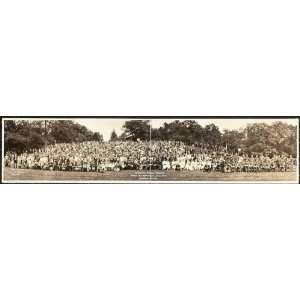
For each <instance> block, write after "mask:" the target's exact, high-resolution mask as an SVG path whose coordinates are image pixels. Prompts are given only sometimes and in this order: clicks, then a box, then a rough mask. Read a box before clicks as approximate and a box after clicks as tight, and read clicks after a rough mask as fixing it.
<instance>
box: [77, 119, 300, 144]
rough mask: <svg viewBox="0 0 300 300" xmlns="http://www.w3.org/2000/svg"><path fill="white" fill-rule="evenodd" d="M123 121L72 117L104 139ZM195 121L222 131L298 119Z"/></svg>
mask: <svg viewBox="0 0 300 300" xmlns="http://www.w3.org/2000/svg"><path fill="white" fill-rule="evenodd" d="M174 120H175V119H152V120H151V125H152V127H153V128H158V127H160V126H162V125H163V124H164V123H165V122H166V123H170V122H173V121H174ZM181 120H183V119H181ZM125 121H129V119H74V122H77V123H80V124H82V125H85V126H86V127H87V128H88V129H90V130H92V131H97V132H100V133H101V134H103V137H104V140H105V141H108V140H109V138H110V135H111V132H112V131H113V130H115V131H116V133H117V134H118V135H119V134H121V133H122V132H123V129H122V126H123V124H124V123H125ZM196 121H197V122H198V123H199V124H200V125H202V126H205V125H207V124H211V123H214V124H215V125H217V126H218V127H219V128H220V130H222V131H223V130H224V129H230V130H231V129H239V128H242V127H245V126H246V125H247V124H250V123H256V122H264V123H267V124H271V123H273V122H275V121H284V122H286V123H288V124H292V125H297V124H298V119H197V120H196Z"/></svg>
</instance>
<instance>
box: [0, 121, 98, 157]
mask: <svg viewBox="0 0 300 300" xmlns="http://www.w3.org/2000/svg"><path fill="white" fill-rule="evenodd" d="M85 141H103V136H102V135H101V134H100V133H99V132H93V131H91V130H89V129H87V128H86V127H85V126H83V125H80V124H78V123H76V122H73V121H71V120H43V121H40V120H36V121H27V120H20V121H15V120H5V121H4V145H5V151H15V152H17V153H21V152H24V151H30V150H31V149H35V148H41V147H44V146H45V145H48V144H55V143H71V142H85Z"/></svg>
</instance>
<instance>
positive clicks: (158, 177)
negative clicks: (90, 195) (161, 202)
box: [3, 168, 297, 182]
mask: <svg viewBox="0 0 300 300" xmlns="http://www.w3.org/2000/svg"><path fill="white" fill-rule="evenodd" d="M150 178H151V180H152V181H185V180H187V181H217V182H218V181H245V182H247V181H260V182H262V181H295V180H296V179H297V174H296V172H271V173H269V172H266V173H226V174H225V173H221V172H213V173H204V172H201V171H152V172H151V174H150V172H149V171H129V170H126V171H121V172H105V173H95V172H61V171H41V170H24V169H11V168H5V169H4V177H3V179H4V180H5V181H10V180H16V181H107V180H113V181H114V180H116V181H138V182H141V181H146V182H147V181H149V180H150Z"/></svg>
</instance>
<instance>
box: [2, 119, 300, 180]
mask: <svg viewBox="0 0 300 300" xmlns="http://www.w3.org/2000/svg"><path fill="white" fill-rule="evenodd" d="M298 122H299V121H298V119H297V118H294V119H293V118H282V119H280V118H279V119H270V118H266V119H264V118H256V119H250V118H218V119H212V118H197V119H183V118H177V119H172V118H167V119H160V118H155V119H142V118H132V119H126V118H121V117H119V118H75V119H71V118H47V119H41V118H34V119H29V118H19V119H18V118H5V119H3V120H2V135H3V139H2V140H3V141H4V143H3V145H2V147H3V149H2V178H3V181H4V182H50V183H51V182H128V183H130V182H134V183H135V182H136V183H138V182H155V183H163V182H199V183H200V182H216V183H218V182H291V183H297V182H298V141H297V137H298Z"/></svg>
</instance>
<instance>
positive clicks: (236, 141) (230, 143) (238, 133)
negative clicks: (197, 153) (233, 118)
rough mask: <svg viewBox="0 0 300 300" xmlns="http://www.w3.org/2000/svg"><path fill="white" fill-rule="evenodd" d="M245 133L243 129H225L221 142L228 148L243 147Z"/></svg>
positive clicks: (236, 148) (234, 149)
mask: <svg viewBox="0 0 300 300" xmlns="http://www.w3.org/2000/svg"><path fill="white" fill-rule="evenodd" d="M244 139H245V133H244V131H243V130H227V129H225V130H224V132H223V134H222V144H223V145H224V146H226V147H227V149H228V150H232V151H237V150H238V149H239V148H243V143H244Z"/></svg>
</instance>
